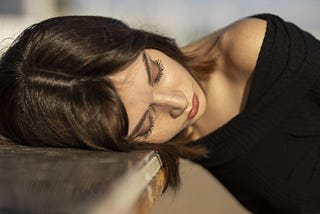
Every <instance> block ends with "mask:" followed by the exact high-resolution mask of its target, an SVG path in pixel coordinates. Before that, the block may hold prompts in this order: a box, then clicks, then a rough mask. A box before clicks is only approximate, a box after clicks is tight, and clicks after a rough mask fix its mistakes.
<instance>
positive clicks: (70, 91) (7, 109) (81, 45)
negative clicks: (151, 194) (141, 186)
mask: <svg viewBox="0 0 320 214" xmlns="http://www.w3.org/2000/svg"><path fill="white" fill-rule="evenodd" d="M146 48H152V49H157V50H160V51H162V52H163V53H165V54H167V55H168V56H169V57H171V58H173V59H175V60H176V61H178V62H179V63H181V64H182V65H183V66H185V67H188V66H187V64H186V57H185V56H184V55H183V54H182V52H181V51H180V49H179V48H178V47H177V45H176V44H175V42H174V41H173V40H171V39H169V38H166V37H163V36H160V35H156V34H153V33H149V32H145V31H142V30H136V29H132V28H130V27H128V26H127V25H125V24H123V23H122V22H120V21H119V20H115V19H112V18H104V17H96V16H65V17H56V18H52V19H48V20H45V21H43V22H40V23H38V24H34V25H32V26H31V27H29V28H27V29H26V30H25V31H24V32H23V33H22V34H21V35H20V36H19V37H18V38H17V39H16V41H15V42H14V43H13V44H12V45H11V47H10V48H9V49H8V50H7V51H6V53H4V55H3V56H2V58H1V62H0V99H1V102H0V133H1V134H2V135H3V136H4V137H6V138H9V139H11V140H13V141H15V142H17V143H20V144H23V145H29V146H51V147H73V148H80V149H92V150H112V151H130V150H132V149H153V150H156V151H157V152H159V154H160V156H161V159H162V161H163V168H164V170H165V174H166V176H167V184H168V185H170V186H172V187H178V184H179V173H178V164H179V162H178V157H179V156H182V157H186V158H193V157H197V156H199V155H200V154H202V153H201V152H199V151H200V150H197V149H193V148H189V147H187V146H186V145H184V144H181V143H174V142H168V143H164V144H151V143H134V142H132V139H129V138H128V136H127V132H128V117H127V114H126V111H125V108H124V105H123V104H122V102H121V100H120V98H119V96H118V94H117V92H116V90H115V87H114V86H113V84H112V82H111V81H110V80H109V78H108V75H110V74H114V73H117V72H119V71H121V70H123V69H124V68H126V67H127V66H129V65H130V64H131V63H132V62H134V61H135V59H137V57H138V55H139V54H140V53H141V51H143V50H144V49H146Z"/></svg>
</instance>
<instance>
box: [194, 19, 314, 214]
mask: <svg viewBox="0 0 320 214" xmlns="http://www.w3.org/2000/svg"><path fill="white" fill-rule="evenodd" d="M253 17H255V18H260V19H264V20H266V21H267V29H266V34H265V38H264V41H263V44H262V47H261V50H260V53H259V58H258V61H257V65H256V68H255V71H254V73H253V80H252V84H251V88H250V92H249V95H248V99H247V103H246V106H245V108H244V110H243V111H242V112H241V113H240V114H238V115H236V116H235V117H234V118H232V119H231V120H230V121H228V122H227V123H226V124H224V125H223V126H222V127H220V128H219V129H217V130H215V131H214V132H212V133H210V134H209V135H207V136H205V137H203V138H202V139H199V140H198V141H195V142H192V144H193V145H199V144H201V145H205V146H206V147H207V148H208V150H209V152H210V153H209V155H208V158H204V159H202V160H200V161H198V163H199V164H201V165H202V166H204V167H205V168H206V169H207V170H209V171H210V172H211V173H212V174H213V175H214V176H215V177H216V178H217V179H218V180H219V181H220V182H221V183H222V184H223V185H224V186H225V187H226V188H227V189H228V190H229V191H230V192H231V193H232V194H233V195H234V196H235V197H236V198H237V199H238V200H239V202H240V203H242V204H243V205H244V206H245V207H246V208H247V209H248V210H250V211H251V212H253V213H268V214H271V213H272V214H274V213H320V41H319V40H317V39H316V38H315V37H313V36H312V35H310V34H309V33H307V32H305V31H303V30H302V29H300V28H299V27H297V26H296V25H294V24H292V23H289V22H286V21H284V20H283V19H281V18H280V17H278V16H275V15H271V14H259V15H255V16H253Z"/></svg>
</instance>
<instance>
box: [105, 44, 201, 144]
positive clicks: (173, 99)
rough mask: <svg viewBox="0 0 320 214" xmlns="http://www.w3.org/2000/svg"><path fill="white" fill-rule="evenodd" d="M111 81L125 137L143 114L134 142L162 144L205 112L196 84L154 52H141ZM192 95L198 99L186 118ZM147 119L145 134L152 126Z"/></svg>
mask: <svg viewBox="0 0 320 214" xmlns="http://www.w3.org/2000/svg"><path fill="white" fill-rule="evenodd" d="M144 57H145V58H144ZM159 60H160V61H159ZM160 62H161V64H160ZM148 66H149V67H150V79H149V75H148V71H147V70H148V69H147V68H148ZM161 69H163V71H162V72H163V73H162V75H161ZM111 79H112V81H113V83H114V84H115V87H116V89H117V92H118V94H119V95H120V98H121V100H122V102H123V104H124V106H125V108H126V111H127V114H128V117H129V135H132V133H133V132H134V130H135V127H136V126H137V124H138V123H139V121H140V120H141V118H144V117H143V115H145V113H146V117H145V119H143V120H142V121H143V123H142V124H143V125H142V127H141V128H140V129H138V130H137V131H138V133H137V137H136V139H137V140H141V141H145V140H147V141H148V142H152V143H162V142H166V141H168V140H169V139H171V138H173V137H174V136H175V135H176V134H177V133H179V132H180V131H182V130H183V129H185V128H186V127H188V126H190V125H191V124H193V123H194V122H195V121H197V120H198V119H199V118H200V116H201V115H202V114H203V112H204V111H205V109H206V97H205V95H204V92H203V91H202V89H201V87H200V85H199V84H198V82H197V81H196V80H195V79H194V78H193V76H192V75H191V74H190V73H189V72H188V71H187V70H186V69H185V68H184V67H183V66H181V65H180V64H179V63H178V62H176V61H174V60H173V59H172V58H170V57H168V56H167V55H165V54H164V53H162V52H160V51H157V50H153V49H148V50H145V51H144V52H143V53H141V54H140V56H139V57H138V59H137V60H136V61H135V62H134V63H133V64H131V65H130V66H129V67H127V68H126V69H124V70H123V71H121V72H119V73H117V74H115V75H114V76H112V77H111ZM157 79H158V80H157ZM194 95H196V96H197V97H198V100H199V108H198V112H197V114H196V115H195V116H194V117H193V118H188V115H189V113H190V111H191V109H192V108H193V96H194ZM150 118H153V119H154V127H153V129H152V133H151V132H150V131H149V132H148V130H150V127H151V126H152V125H151V122H150Z"/></svg>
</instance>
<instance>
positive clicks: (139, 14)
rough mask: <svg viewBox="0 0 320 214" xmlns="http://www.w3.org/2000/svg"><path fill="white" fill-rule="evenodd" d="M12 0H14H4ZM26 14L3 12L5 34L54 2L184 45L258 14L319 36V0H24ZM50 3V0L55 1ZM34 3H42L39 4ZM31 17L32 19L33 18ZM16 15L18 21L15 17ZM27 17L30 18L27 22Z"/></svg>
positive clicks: (47, 11) (0, 24)
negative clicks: (14, 14) (109, 17)
mask: <svg viewBox="0 0 320 214" xmlns="http://www.w3.org/2000/svg"><path fill="white" fill-rule="evenodd" d="M1 1H2V2H3V1H12V0H0V9H1ZM21 1H23V2H25V5H27V7H26V8H27V12H26V16H21V17H16V18H8V17H7V16H3V15H2V16H1V14H0V28H1V32H0V39H1V38H5V37H6V35H8V34H9V33H6V32H9V31H10V33H11V34H13V33H12V32H16V31H18V30H19V29H20V28H22V27H26V26H28V25H30V23H33V22H35V21H34V20H37V21H38V20H42V19H44V18H48V17H50V16H55V15H57V14H55V13H54V12H53V11H54V10H53V9H52V7H53V5H54V2H57V1H59V2H64V5H66V6H67V7H66V8H65V9H64V10H63V11H60V12H59V13H58V15H73V14H89V15H101V16H111V17H113V18H118V19H121V20H122V21H124V22H125V23H127V24H129V25H130V26H133V27H137V28H142V29H145V30H150V31H153V32H155V33H160V34H163V35H166V36H169V37H172V38H175V39H176V41H177V42H178V44H179V45H184V44H186V43H188V42H190V41H192V40H195V39H197V38H199V37H202V36H204V35H206V34H208V33H211V32H213V31H215V30H217V29H219V28H221V27H223V26H225V25H228V24H230V23H232V22H234V21H235V20H237V19H240V18H243V17H246V16H250V15H253V14H257V13H273V14H277V15H279V16H281V17H283V18H284V19H286V20H288V21H292V22H294V23H296V24H297V25H299V26H300V27H302V28H303V29H305V30H307V31H309V32H311V33H313V34H315V35H316V36H318V37H320V15H319V11H320V0H264V1H263V0H46V1H43V0H21ZM50 2H51V3H50ZM34 5H37V7H35V6H34ZM31 16H32V19H30V17H31ZM12 20H13V21H12ZM26 20H28V21H26ZM9 28H10V29H9Z"/></svg>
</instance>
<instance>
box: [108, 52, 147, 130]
mask: <svg viewBox="0 0 320 214" xmlns="http://www.w3.org/2000/svg"><path fill="white" fill-rule="evenodd" d="M110 79H111V81H112V83H113V84H114V86H115V88H116V90H117V93H118V94H119V96H120V99H121V101H122V103H123V104H124V107H125V109H126V111H127V115H128V119H129V130H128V134H131V133H132V131H133V129H134V127H135V126H136V125H137V123H138V122H139V120H140V118H141V117H142V115H143V114H144V113H145V111H146V110H147V109H148V107H149V100H150V99H149V98H150V95H149V93H148V76H147V73H146V68H145V65H144V60H143V54H140V55H139V56H138V58H137V59H136V60H135V61H134V62H133V63H132V64H131V65H129V66H128V67H127V68H125V69H123V70H122V71H120V72H118V73H116V74H114V75H112V76H110Z"/></svg>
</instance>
